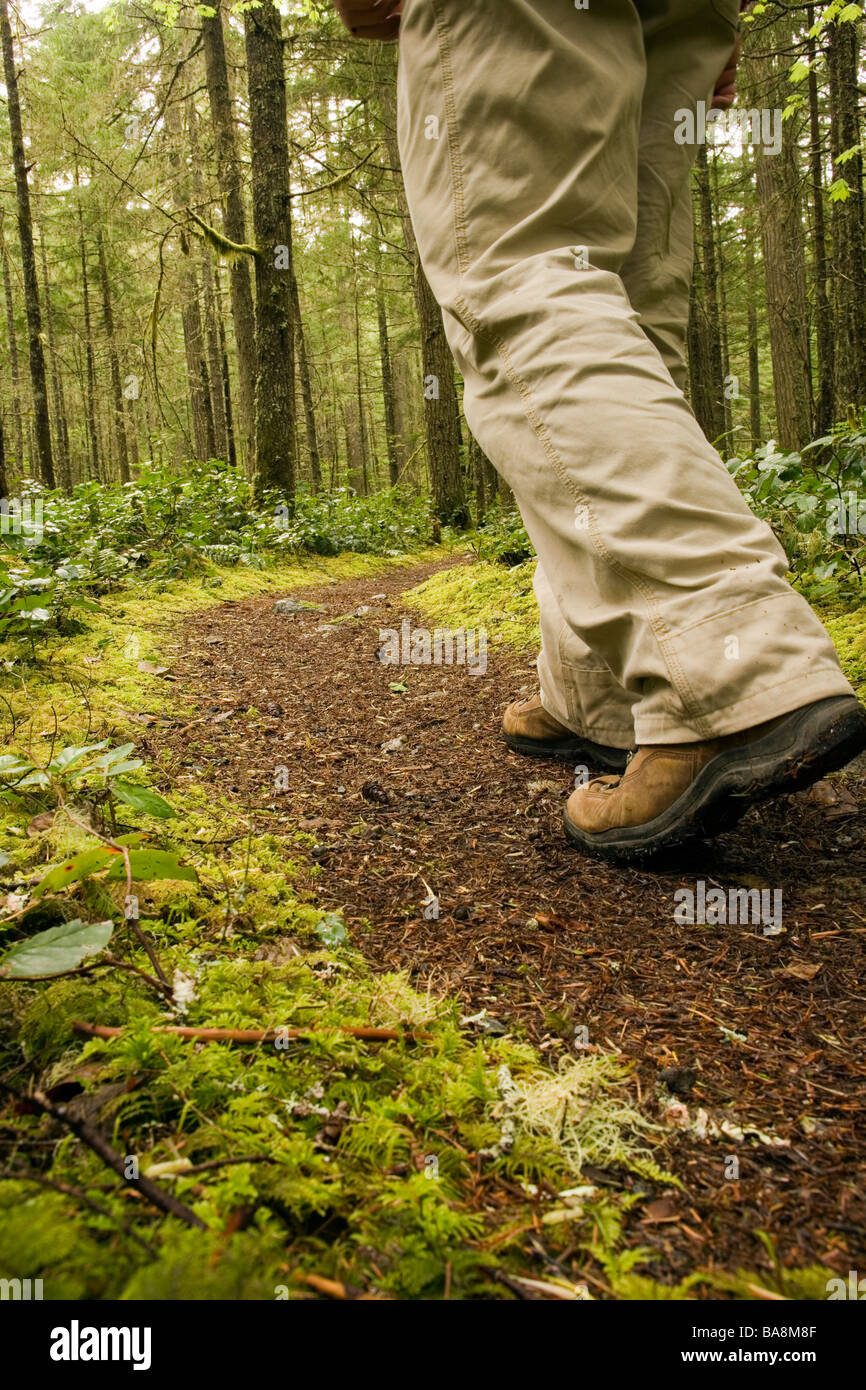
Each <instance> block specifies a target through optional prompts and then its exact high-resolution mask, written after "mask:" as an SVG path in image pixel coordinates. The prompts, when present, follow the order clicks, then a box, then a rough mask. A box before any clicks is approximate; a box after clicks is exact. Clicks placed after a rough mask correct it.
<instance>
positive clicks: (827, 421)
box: [806, 5, 835, 435]
mask: <svg viewBox="0 0 866 1390" xmlns="http://www.w3.org/2000/svg"><path fill="white" fill-rule="evenodd" d="M806 16H807V20H808V24H809V28H810V29H811V28H812V26H813V25H814V23H815V7H814V5H809V6H807V9H806ZM808 42H809V171H810V175H811V184H812V236H813V240H814V244H815V257H814V261H813V263H812V265H813V276H814V280H815V347H816V353H817V358H818V361H817V369H818V389H817V396H816V401H815V428H816V430H817V432H818V434H819V435H824V434H826V433H827V431H828V430H829V429H830V427H831V425H832V424H833V417H834V414H835V395H834V382H835V365H834V360H835V341H834V337H833V310H832V308H831V306H830V296H829V293H828V288H827V286H828V278H829V274H828V264H827V228H826V218H825V216H824V172H823V164H822V152H823V141H822V136H821V120H820V113H819V109H818V78H817V76H816V73H815V67H816V61H817V47H816V44H815V40H814V38H813V37H811V36H810V38H809V41H808Z"/></svg>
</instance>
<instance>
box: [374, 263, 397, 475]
mask: <svg viewBox="0 0 866 1390" xmlns="http://www.w3.org/2000/svg"><path fill="white" fill-rule="evenodd" d="M376 313H377V315H378V319H379V358H380V361H381V363H382V400H383V404H384V407H385V447H386V449H387V451H388V481H389V482H390V484H391V486H392V487H394V485H395V484H396V482H397V479H398V478H399V476H400V462H399V459H398V457H397V407H396V402H395V399H394V371H393V368H392V365H391V344H390V342H389V339H388V314H387V310H386V308H385V296H384V294H383V292H382V290H381V289H380V290H379V291H378V293H377V295H376Z"/></svg>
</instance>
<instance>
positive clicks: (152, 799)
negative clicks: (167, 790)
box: [111, 781, 176, 820]
mask: <svg viewBox="0 0 866 1390" xmlns="http://www.w3.org/2000/svg"><path fill="white" fill-rule="evenodd" d="M111 790H112V791H113V792H114V793H115V795H116V796H119V797H120V799H121V801H125V802H126V804H127V806H131V807H132V808H133V810H134V811H144V813H145V815H148V816H159V817H160V819H161V820H170V819H171V817H172V816H174V815H175V814H176V812H175V811H174V809H173V808H172V807H171V806H169V804H168V802H167V801H164V800H163V798H162V797H161V796H160V795H159V793H158V792H154V791H151V789H150V787H139V786H136V784H135V783H134V782H117V781H113V782H112V784H111Z"/></svg>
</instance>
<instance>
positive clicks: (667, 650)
mask: <svg viewBox="0 0 866 1390" xmlns="http://www.w3.org/2000/svg"><path fill="white" fill-rule="evenodd" d="M737 9H738V4H737V0H640V2H639V3H632V0H589V8H588V9H576V8H575V6H574V4H572V3H571V0H404V7H403V18H402V24H401V37H400V78H399V120H398V134H399V143H400V154H401V159H402V163H403V170H404V175H405V179H406V188H407V194H408V199H409V206H410V210H411V213H412V221H413V225H414V227H415V232H416V236H417V239H418V245H419V249H420V253H421V259H422V262H423V265H424V269H425V271H426V273H427V277H428V279H429V281H430V284H431V286H432V288H433V292H434V294H435V295H436V298H437V299H438V301H439V303H440V304H441V306H442V310H443V314H444V318H445V328H446V332H447V335H448V341H449V343H450V345H451V349H452V351H453V353H454V356H455V358H456V361H457V364H458V366H459V368H460V371H461V372H462V374H463V378H464V382H465V396H464V406H465V410H466V417H467V420H468V422H469V426H470V428H471V430H472V432H473V434H474V435H475V436H476V438H477V439H478V441H479V443H480V445H481V447H482V448H483V449H484V451H485V452H486V454H487V455H488V457H489V458H490V459H491V461H492V462H493V463H494V464H495V466H496V468H497V469H498V470H499V471H500V472H501V473H502V474H503V476H504V477H505V478H506V480H507V481H508V483H509V485H510V486H511V488H512V489H513V491H514V494H515V497H516V498H517V502H518V505H519V507H520V511H521V513H522V516H523V519H524V522H525V524H526V528H527V530H528V532H529V534H530V536H531V538H532V541H533V544H534V546H535V548H536V551H537V553H538V557H539V573H538V576H537V579H536V592H537V595H538V600H539V605H540V608H541V621H542V634H543V650H542V655H541V657H540V659H539V671H540V677H541V688H542V698H543V700H544V704H545V706H546V707H547V708H548V709H549V710H550V712H551V713H552V714H554V715H555V716H556V717H557V718H558V719H560V720H561V721H562V723H564V724H566V725H568V726H569V727H570V728H571V729H573V730H574V731H575V732H577V733H581V734H586V735H587V736H588V737H590V738H592V739H594V740H595V741H597V742H603V743H608V744H615V745H618V746H621V747H630V746H631V745H632V744H634V743H635V742H637V743H638V744H652V743H681V742H689V741H692V740H696V739H704V738H709V737H713V736H718V735H722V734H728V733H733V732H736V731H737V730H739V729H744V728H748V727H750V726H751V725H753V724H757V723H760V722H761V721H763V720H765V719H769V718H771V717H773V716H774V715H778V714H783V713H785V712H787V711H788V710H791V709H796V708H797V707H799V706H800V705H804V704H807V703H809V701H811V700H816V699H820V698H822V697H823V696H828V695H838V694H848V693H850V689H851V688H850V686H849V685H848V682H847V681H846V680H845V678H844V676H843V675H842V672H841V670H840V668H839V663H838V661H837V658H836V653H835V651H834V648H833V645H832V643H831V641H830V639H829V637H828V636H827V634H826V632H825V631H824V629H823V628H822V626H821V624H820V623H819V622H818V620H817V618H816V617H815V615H814V614H813V613H812V611H811V609H810V608H809V606H808V605H807V604H806V603H805V602H804V600H803V599H802V598H801V597H799V595H797V594H795V593H794V592H793V590H792V589H791V588H790V587H789V585H788V584H787V582H786V580H785V574H786V570H787V564H786V560H785V556H784V553H783V551H782V549H781V547H780V546H779V545H778V543H777V542H776V540H775V538H774V536H773V534H772V532H771V531H770V529H769V528H768V527H767V526H766V525H765V524H764V522H763V521H759V520H758V519H757V518H756V517H755V516H753V515H752V513H751V512H750V511H749V509H748V507H747V506H746V504H745V502H744V500H743V498H742V496H741V494H740V492H739V490H738V489H737V487H736V485H735V483H734V482H733V480H732V478H731V476H730V474H729V473H728V470H727V469H726V467H725V466H724V464H723V463H722V461H721V459H720V457H719V455H718V454H717V453H716V451H715V449H713V448H712V447H711V446H710V444H708V442H707V440H706V438H705V437H704V435H703V433H702V431H701V430H700V428H699V426H698V424H697V422H696V420H695V418H694V416H693V414H692V412H691V410H690V409H689V406H688V404H687V402H686V400H685V398H684V396H683V393H682V387H683V385H684V381H685V368H684V357H685V332H686V320H687V314H688V298H689V279H690V274H691V263H692V216H691V199H690V190H689V169H690V164H691V159H692V157H693V154H694V149H693V148H692V147H691V146H689V145H682V144H678V143H677V142H676V140H675V139H674V130H675V128H676V125H677V118H676V117H675V113H676V112H677V111H681V110H682V109H684V108H688V109H694V108H695V106H696V103H697V102H698V101H699V100H707V99H708V98H709V97H710V95H711V93H712V90H713V87H714V84H715V81H716V79H717V77H718V76H719V74H720V73H721V71H722V69H723V68H724V67H725V65H726V62H727V59H728V58H729V56H730V53H731V49H732V47H733V42H734V36H735V31H736V23H737ZM680 119H681V118H680Z"/></svg>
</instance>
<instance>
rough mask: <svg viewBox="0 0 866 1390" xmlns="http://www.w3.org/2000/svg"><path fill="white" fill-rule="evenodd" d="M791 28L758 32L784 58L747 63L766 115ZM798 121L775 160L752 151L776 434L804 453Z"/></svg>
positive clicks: (783, 85)
mask: <svg viewBox="0 0 866 1390" xmlns="http://www.w3.org/2000/svg"><path fill="white" fill-rule="evenodd" d="M795 25H796V19H795V16H794V14H793V12H786V13H785V15H784V16H783V17H782V18H781V19H778V20H776V21H775V22H774V23H773V24H772V25H769V26H767V27H766V28H765V29H763V30H762V31H761V36H760V42H761V47H762V49H765V48H767V46H768V45H770V46H771V47H772V48H773V49H775V50H776V51H777V53H778V54H780V55H781V56H777V57H772V56H770V57H764V56H761V57H755V58H753V59H752V60H751V65H750V66H751V69H752V72H753V74H754V76H755V79H756V81H758V82H759V84H760V91H761V93H762V96H761V103H763V105H765V106H767V107H769V108H770V109H775V108H778V107H784V106H785V104H786V97H787V93H788V87H787V70H788V65H789V61H790V60H789V57H788V50H789V49H790V46H791V43H792V39H793V34H794V28H795ZM761 103H758V102H750V103H749V104H750V105H756V106H757V105H759V104H761ZM796 119H797V118H796V117H794V119H792V120H789V121H785V122H784V126H783V138H782V148H781V151H780V153H779V154H767V153H766V152H765V151H764V149H763V147H762V146H761V145H760V144H758V145H756V147H755V173H756V179H757V188H758V204H759V209H760V216H761V238H762V242H763V252H764V278H765V283H766V287H767V323H768V327H769V331H770V352H771V357H772V362H773V393H774V396H775V402H776V434H777V437H778V440H779V443H780V444H781V446H782V448H783V449H791V450H796V449H801V448H802V447H803V445H804V444H806V443H807V442H808V441H809V439H810V438H811V435H812V375H811V363H810V353H809V317H808V304H807V299H806V273H805V256H804V251H803V226H802V221H801V207H800V168H799V159H798V145H797V130H796Z"/></svg>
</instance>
